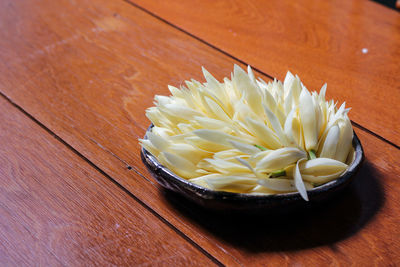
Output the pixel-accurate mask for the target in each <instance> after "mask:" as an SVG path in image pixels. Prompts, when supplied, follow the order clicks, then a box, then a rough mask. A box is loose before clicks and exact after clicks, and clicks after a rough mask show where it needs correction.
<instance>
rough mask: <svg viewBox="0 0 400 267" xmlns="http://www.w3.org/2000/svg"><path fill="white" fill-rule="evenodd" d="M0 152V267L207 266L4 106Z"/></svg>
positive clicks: (181, 241) (107, 182) (19, 114)
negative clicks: (37, 266)
mask: <svg viewBox="0 0 400 267" xmlns="http://www.w3.org/2000/svg"><path fill="white" fill-rule="evenodd" d="M0 147H1V155H0V166H1V168H0V177H1V180H0V218H1V220H0V238H1V242H0V243H1V245H0V259H1V260H0V263H1V265H4V266H11V265H15V266H32V265H42V266H78V265H92V266H100V265H101V266H104V265H119V266H121V265H129V264H131V265H143V266H144V265H152V264H160V265H173V264H178V265H182V266H188V265H198V266H208V265H214V264H213V262H212V261H211V260H210V259H208V258H207V257H206V256H205V255H203V254H202V253H201V252H200V251H199V250H198V249H197V248H195V247H194V246H192V245H191V244H190V243H188V242H187V241H186V240H185V239H184V238H182V237H181V236H180V235H178V234H177V233H176V232H175V231H173V229H171V228H170V227H168V226H167V225H165V224H164V223H162V221H161V220H160V219H159V218H157V216H155V215H154V214H152V213H151V212H150V211H148V210H147V209H146V208H145V207H143V206H142V205H140V204H139V203H138V202H137V201H135V200H134V199H133V198H132V197H130V195H129V194H128V193H126V192H124V191H123V190H122V189H121V188H119V187H118V186H117V185H116V184H114V183H112V182H111V181H110V180H109V179H108V178H107V177H106V176H104V175H103V174H101V173H100V172H98V171H97V170H96V169H95V168H94V167H93V166H91V165H90V164H89V163H88V162H86V161H85V160H84V159H82V158H81V157H79V156H78V155H76V153H74V152H73V151H72V150H70V149H69V148H68V147H66V146H65V145H64V144H63V143H61V142H60V141H59V140H57V139H56V138H55V137H54V136H52V135H51V134H50V133H48V132H47V131H46V130H44V129H43V128H41V127H40V126H39V125H37V124H36V123H35V122H34V121H32V120H31V119H30V118H29V117H27V116H26V115H25V114H23V113H22V112H21V111H19V110H18V109H17V108H15V107H13V106H12V105H11V104H10V103H9V102H7V101H6V100H5V99H4V98H0ZM166 240H168V241H167V242H166Z"/></svg>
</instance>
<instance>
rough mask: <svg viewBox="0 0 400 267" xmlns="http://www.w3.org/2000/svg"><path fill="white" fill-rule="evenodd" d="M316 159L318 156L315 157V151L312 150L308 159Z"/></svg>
mask: <svg viewBox="0 0 400 267" xmlns="http://www.w3.org/2000/svg"><path fill="white" fill-rule="evenodd" d="M316 158H317V156H316V155H315V151H314V149H310V150H309V151H308V159H316Z"/></svg>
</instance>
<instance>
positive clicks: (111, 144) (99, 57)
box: [0, 0, 400, 266]
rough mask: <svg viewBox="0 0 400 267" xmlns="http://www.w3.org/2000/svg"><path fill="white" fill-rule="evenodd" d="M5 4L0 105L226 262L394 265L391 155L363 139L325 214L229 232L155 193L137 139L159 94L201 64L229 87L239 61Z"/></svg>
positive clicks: (236, 222) (135, 28)
mask: <svg viewBox="0 0 400 267" xmlns="http://www.w3.org/2000/svg"><path fill="white" fill-rule="evenodd" d="M0 5H2V6H0V21H1V22H2V23H0V35H1V37H2V38H0V69H1V70H2V71H1V72H0V89H1V91H2V92H3V94H5V95H6V96H7V97H8V98H9V99H10V100H11V101H14V102H15V103H16V104H17V105H19V106H21V107H22V108H23V109H25V110H26V111H27V112H28V113H29V114H31V115H32V116H33V117H35V118H36V119H37V120H38V121H40V122H41V123H43V124H44V125H45V126H46V127H48V128H49V129H50V130H51V131H53V132H54V133H55V134H57V135H58V136H59V137H60V138H62V139H63V140H65V142H67V143H68V144H70V145H71V146H72V147H73V148H74V149H76V150H77V151H79V152H80V153H81V154H82V155H83V156H84V157H86V158H87V159H88V160H90V161H91V162H93V163H94V164H95V165H96V166H98V167H99V168H100V169H101V170H103V171H104V172H105V173H107V174H108V175H110V176H111V177H112V178H113V179H114V180H115V181H117V182H118V183H120V184H121V185H123V186H124V187H125V188H127V190H129V191H130V192H132V194H134V195H135V196H136V197H137V198H139V199H140V200H141V201H143V202H144V203H146V204H147V205H148V206H150V207H151V208H152V209H153V210H155V211H156V212H157V213H158V214H160V216H162V217H163V218H164V219H165V220H167V221H169V222H170V223H171V224H173V225H174V226H175V227H177V228H178V229H179V230H180V231H182V232H183V233H185V234H186V235H187V236H188V237H189V238H190V239H192V240H194V241H195V242H196V243H197V244H198V245H199V246H201V247H202V248H203V249H204V250H206V251H207V252H208V253H210V254H212V255H213V256H214V257H216V258H217V259H218V260H219V261H221V262H222V263H224V264H226V265H228V266H240V265H263V264H264V265H265V264H270V265H278V264H284V265H296V264H299V265H300V264H303V265H315V264H319V265H329V264H330V265H339V264H341V265H347V264H348V263H354V264H359V265H362V264H363V263H364V264H370V263H371V262H373V261H376V262H377V263H384V264H390V263H394V262H397V261H398V260H399V257H400V255H399V241H398V240H397V239H395V238H393V237H395V236H396V235H398V233H399V228H398V226H397V223H394V222H396V221H398V219H399V218H398V216H400V215H399V214H400V213H399V206H398V204H399V203H398V202H399V185H398V183H399V180H398V179H396V178H397V177H398V174H399V169H398V165H399V164H398V163H399V162H398V158H399V155H398V154H399V151H398V150H396V149H395V148H394V147H392V146H390V145H388V144H386V143H384V142H382V141H380V140H379V139H377V138H375V137H374V136H371V135H369V134H366V133H364V132H359V134H360V137H361V140H362V142H363V144H364V147H365V148H366V152H367V159H368V161H367V163H366V164H365V165H364V167H363V169H362V171H361V173H360V175H359V177H358V178H359V179H357V181H358V183H356V184H355V185H354V187H353V188H351V189H350V190H349V191H348V192H347V193H346V194H345V195H344V197H343V198H342V199H340V200H338V203H330V204H329V203H328V204H327V207H325V210H324V209H322V210H315V211H313V212H311V213H310V212H309V213H307V214H306V215H299V216H297V217H295V218H293V217H291V216H289V217H277V216H274V217H270V219H268V218H259V219H254V218H247V217H244V218H229V217H228V218H229V219H231V220H228V222H227V219H226V218H227V217H224V216H218V215H215V214H214V215H213V214H210V213H208V212H205V211H202V210H199V209H198V208H196V207H194V206H192V205H190V204H189V203H187V201H184V200H182V199H180V198H178V197H176V196H174V195H171V194H170V193H167V192H164V191H162V190H159V187H158V186H157V185H156V184H155V182H154V180H153V179H152V178H151V176H150V175H149V174H148V173H147V171H146V169H145V168H144V166H143V164H142V163H141V160H140V156H139V145H138V143H137V138H139V137H142V136H143V135H144V132H145V129H146V128H147V126H148V124H149V122H148V121H147V120H146V119H145V116H144V110H145V108H146V107H149V106H151V105H152V98H153V95H154V94H168V91H167V88H166V85H167V84H172V85H176V86H178V85H179V84H180V83H182V81H183V80H184V79H190V78H196V79H199V78H200V66H202V65H204V66H205V67H206V68H208V69H209V70H210V71H211V72H212V73H215V74H216V76H217V77H218V78H221V77H223V76H228V75H229V73H230V72H231V70H232V64H233V63H235V61H234V60H232V59H231V58H229V57H227V56H224V55H223V54H221V53H219V52H218V51H216V50H214V49H213V48H211V47H209V46H207V45H205V44H202V43H201V42H199V41H196V40H194V39H193V38H191V37H189V36H188V35H186V34H184V33H182V32H180V31H178V30H176V29H174V28H172V27H170V26H168V25H166V24H165V23H161V22H160V21H159V20H157V19H155V18H154V17H152V16H149V15H148V14H146V13H145V12H142V11H141V10H139V9H137V8H135V7H133V6H131V5H129V4H127V3H125V2H117V1H114V2H110V1H106V0H98V1H89V0H86V1H79V4H78V2H75V1H57V2H55V1H50V0H47V1H46V0H41V1H37V2H35V4H33V3H31V2H30V1H25V2H14V1H2V2H1V3H0ZM58 18H63V19H62V20H60V19H58ZM264 78H265V77H264ZM385 163H387V164H385ZM128 167H131V168H132V170H129V169H128ZM268 216H269V215H268ZM257 220H258V221H257ZM294 222H296V223H294ZM320 225H323V226H325V227H320ZM376 227H379V229H376ZM376 233H379V238H377V235H376ZM366 244H368V246H367V247H365V245H366Z"/></svg>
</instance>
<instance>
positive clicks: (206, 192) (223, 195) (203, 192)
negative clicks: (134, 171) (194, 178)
mask: <svg viewBox="0 0 400 267" xmlns="http://www.w3.org/2000/svg"><path fill="white" fill-rule="evenodd" d="M153 127H154V125H153V124H151V125H150V126H149V127H148V129H147V130H146V133H145V135H144V138H143V139H144V140H147V139H148V137H147V133H148V132H150V131H151V129H152V128H153ZM352 146H353V149H354V159H353V161H352V162H351V163H350V164H349V166H348V168H347V170H346V171H345V172H344V173H342V174H341V175H340V176H339V177H338V178H337V179H335V180H332V181H330V182H327V183H325V184H323V185H320V186H317V187H314V188H312V189H310V190H307V195H308V197H309V198H310V199H311V198H312V197H313V196H314V195H318V194H320V193H323V192H326V191H329V190H331V189H334V188H337V187H340V186H341V185H343V184H345V183H347V182H349V180H350V178H351V177H353V176H354V175H355V174H356V173H357V171H358V169H359V168H360V166H361V163H362V162H363V160H364V150H363V148H362V145H361V142H360V139H359V138H358V136H357V135H356V133H355V132H354V130H353V140H352ZM141 154H142V157H143V159H144V161H145V164H146V165H149V166H148V167H150V169H151V171H153V172H154V171H158V172H159V173H160V174H161V175H163V178H168V179H174V180H175V182H178V183H179V184H180V185H181V186H185V188H186V189H189V190H190V191H192V192H193V193H195V194H196V195H197V196H199V197H202V198H205V199H223V200H240V199H243V198H245V199H248V200H254V201H257V200H260V201H263V200H271V201H274V200H282V199H288V198H302V197H301V195H300V193H299V192H288V193H281V194H270V195H263V194H248V193H234V192H227V191H216V190H212V189H208V188H205V187H202V186H200V185H197V184H195V183H192V182H190V181H189V180H186V179H184V178H182V177H180V176H179V175H177V174H175V173H174V172H172V171H171V170H170V169H169V168H167V167H166V166H164V165H162V164H161V163H160V162H159V161H158V160H157V158H156V157H155V156H154V155H153V154H151V153H150V152H149V151H148V150H146V149H145V148H144V147H142V148H141ZM156 180H157V181H158V179H156ZM158 182H159V181H158ZM159 183H160V182H159ZM161 185H162V184H161ZM162 186H164V185H162Z"/></svg>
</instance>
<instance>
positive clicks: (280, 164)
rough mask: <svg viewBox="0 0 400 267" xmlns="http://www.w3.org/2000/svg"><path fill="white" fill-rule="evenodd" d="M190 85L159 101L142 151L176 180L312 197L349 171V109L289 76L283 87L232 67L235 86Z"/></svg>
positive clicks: (229, 82)
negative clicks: (317, 188) (310, 193)
mask: <svg viewBox="0 0 400 267" xmlns="http://www.w3.org/2000/svg"><path fill="white" fill-rule="evenodd" d="M203 74H204V77H205V79H206V82H205V83H200V82H198V81H195V80H191V81H186V86H182V87H181V88H180V89H178V88H175V87H173V86H169V90H170V92H171V94H172V95H171V96H160V95H156V96H155V97H154V100H155V102H154V103H155V106H154V107H150V108H148V109H147V111H146V116H147V117H148V118H149V119H150V120H151V122H152V123H153V124H154V127H153V128H152V130H151V132H149V133H148V134H147V139H141V140H140V143H141V145H142V146H143V147H144V148H145V149H146V150H148V151H149V152H150V153H151V154H153V155H154V156H155V157H156V158H157V159H158V160H159V162H160V163H161V164H163V165H164V166H166V167H168V168H169V169H170V170H171V171H173V172H174V173H175V174H177V175H179V176H180V177H182V178H185V179H187V180H189V181H190V182H192V183H195V184H198V185H200V186H203V187H206V188H209V189H212V190H219V191H229V192H237V193H248V194H279V193H284V192H294V191H298V192H299V193H300V194H301V196H302V197H303V198H304V199H305V200H308V196H307V191H306V190H308V189H311V188H313V187H315V186H319V185H321V184H324V183H327V182H329V181H331V180H333V179H336V178H338V177H339V176H340V175H341V174H342V173H343V172H344V171H345V170H346V168H347V166H348V165H347V164H346V162H348V159H347V158H348V156H349V154H351V153H350V152H351V151H352V139H353V130H352V127H351V123H350V120H349V118H348V116H347V113H348V112H349V109H346V108H345V103H343V104H342V105H341V106H340V107H339V108H337V107H336V103H334V101H333V100H330V101H326V100H325V92H326V84H325V85H324V86H322V88H321V90H320V92H319V93H317V92H312V93H310V92H309V91H308V90H307V88H306V87H305V86H304V85H303V84H302V83H301V81H300V79H299V77H298V76H297V75H296V76H293V75H292V74H291V73H290V72H288V73H287V75H286V78H285V80H284V82H283V84H282V82H280V81H277V80H274V81H273V82H268V83H267V82H265V81H263V80H262V79H256V78H255V76H254V74H253V72H252V70H251V68H250V66H249V67H248V71H247V73H246V72H245V71H244V70H243V69H241V68H240V67H239V66H237V65H235V66H234V71H233V73H232V75H231V79H228V78H225V79H224V80H223V82H222V83H221V82H219V81H218V80H216V79H215V78H214V77H213V76H212V75H211V74H210V73H209V72H208V71H207V70H205V69H204V68H203Z"/></svg>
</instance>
